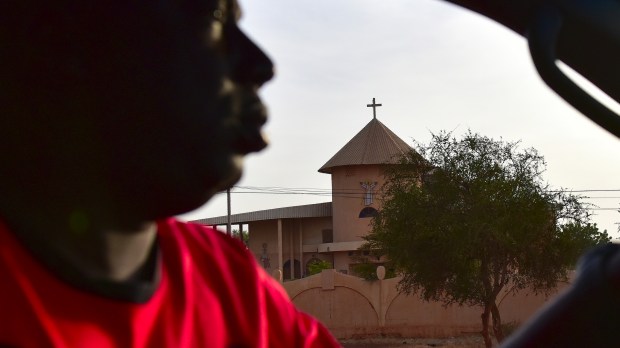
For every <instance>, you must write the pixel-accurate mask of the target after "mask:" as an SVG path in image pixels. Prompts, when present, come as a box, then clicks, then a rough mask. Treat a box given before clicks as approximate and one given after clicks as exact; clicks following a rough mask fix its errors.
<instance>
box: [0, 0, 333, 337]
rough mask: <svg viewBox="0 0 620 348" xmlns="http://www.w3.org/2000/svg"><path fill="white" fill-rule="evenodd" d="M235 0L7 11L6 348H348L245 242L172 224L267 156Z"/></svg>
mask: <svg viewBox="0 0 620 348" xmlns="http://www.w3.org/2000/svg"><path fill="white" fill-rule="evenodd" d="M240 15H241V12H240V9H239V7H238V5H237V3H236V1H234V0H226V1H224V0H223V1H218V0H201V1H198V0H195V1H193V0H186V1H184V0H177V1H173V0H161V1H112V2H107V1H91V0H81V1H77V0H76V1H73V0H67V1H60V2H34V1H28V0H20V1H5V2H3V3H2V4H0V45H1V46H2V53H1V54H0V86H1V87H0V88H1V92H2V93H0V120H1V124H0V160H1V163H2V169H0V171H1V174H0V221H1V222H0V346H4V345H9V346H18V347H45V346H55V347H153V346H169V347H194V346H195V347H228V346H230V347H232V346H235V347H239V346H242V347H293V346H322V347H323V346H335V345H337V343H336V342H335V341H334V340H333V338H332V337H331V336H330V335H329V333H328V332H327V331H326V330H325V328H324V327H323V326H321V325H320V324H318V323H317V322H316V321H315V320H314V319H312V318H310V317H308V316H306V315H305V314H303V313H300V312H298V311H297V310H296V309H295V308H294V307H293V306H292V304H291V303H290V302H289V300H288V299H287V298H286V294H285V293H284V292H283V290H282V289H281V287H280V286H279V285H278V284H277V283H276V282H275V281H273V280H272V279H271V278H270V277H269V276H267V275H266V274H265V273H264V272H263V271H262V270H261V269H260V267H259V266H257V264H256V262H255V261H254V259H253V256H252V255H251V254H250V253H248V252H247V251H246V250H245V249H244V247H243V246H242V245H241V244H240V243H238V242H236V241H234V240H232V239H230V238H228V237H226V236H225V235H223V234H221V233H218V232H214V231H212V230H207V229H205V228H203V227H200V226H196V225H188V224H184V223H181V222H178V221H176V220H174V219H172V218H169V217H170V216H173V215H175V214H179V213H183V212H187V211H189V210H192V209H194V208H197V207H199V206H200V205H202V204H203V203H204V202H206V201H207V200H208V199H209V198H210V197H211V196H212V195H213V194H214V193H215V192H218V191H220V190H222V189H225V188H226V187H229V186H230V185H232V184H233V183H234V182H236V180H238V178H239V177H240V173H241V161H242V157H243V156H244V155H246V154H248V153H250V152H254V151H259V150H261V149H262V148H263V147H265V145H266V144H265V142H264V140H263V137H262V136H261V127H262V125H263V124H264V123H265V121H266V111H265V107H264V106H263V104H262V103H261V102H260V100H259V98H258V96H257V90H258V88H259V87H260V86H261V85H262V84H263V83H265V82H266V81H268V80H270V79H271V78H272V76H273V65H272V63H271V61H270V60H269V59H268V57H267V56H266V55H265V54H264V53H263V52H262V51H261V50H260V49H259V48H258V47H257V46H256V45H255V44H254V43H253V42H252V41H251V40H249V39H248V38H247V37H246V36H245V35H244V34H243V33H242V32H241V31H240V29H239V28H238V27H237V20H238V19H239V17H240Z"/></svg>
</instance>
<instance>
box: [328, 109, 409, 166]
mask: <svg viewBox="0 0 620 348" xmlns="http://www.w3.org/2000/svg"><path fill="white" fill-rule="evenodd" d="M409 150H411V146H409V145H407V143H405V142H404V141H403V140H402V139H401V138H399V137H398V136H397V135H396V134H394V133H393V132H392V131H391V130H390V129H389V128H388V127H386V126H385V125H384V124H383V123H381V122H380V121H379V120H377V119H376V118H373V119H372V120H371V121H370V122H368V124H367V125H366V126H365V127H364V128H363V129H362V130H361V131H360V132H359V133H357V135H355V136H354V137H353V138H352V139H351V140H349V142H348V143H347V144H346V145H345V146H344V147H343V148H342V149H340V151H338V152H337V153H336V154H335V155H334V157H332V158H331V159H330V160H329V161H327V163H325V164H324V165H323V166H322V167H321V169H319V172H321V173H328V174H331V172H332V168H334V167H340V166H351V165H360V164H385V163H395V162H396V160H397V159H398V157H400V156H402V155H403V154H405V153H406V152H408V151H409Z"/></svg>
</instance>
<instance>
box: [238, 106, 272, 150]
mask: <svg viewBox="0 0 620 348" xmlns="http://www.w3.org/2000/svg"><path fill="white" fill-rule="evenodd" d="M265 122H267V108H266V107H265V106H264V105H263V104H262V103H261V102H260V101H259V100H254V101H253V102H252V103H249V104H245V105H244V107H243V108H242V109H241V112H240V114H239V123H238V125H239V126H238V133H237V134H238V137H237V139H236V141H235V143H234V147H235V150H236V151H238V152H239V153H241V154H244V155H245V154H248V153H250V152H257V151H260V150H262V149H264V148H265V147H266V146H267V141H266V139H265V137H264V135H263V133H262V132H261V129H262V127H263V125H264V124H265Z"/></svg>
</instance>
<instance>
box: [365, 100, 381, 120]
mask: <svg viewBox="0 0 620 348" xmlns="http://www.w3.org/2000/svg"><path fill="white" fill-rule="evenodd" d="M377 106H381V104H377V103H375V98H372V104H366V107H369V108H372V118H377Z"/></svg>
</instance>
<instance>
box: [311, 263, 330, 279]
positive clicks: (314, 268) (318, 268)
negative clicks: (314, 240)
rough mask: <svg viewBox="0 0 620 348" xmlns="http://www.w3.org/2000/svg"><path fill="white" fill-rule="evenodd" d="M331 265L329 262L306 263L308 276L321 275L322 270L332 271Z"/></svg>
mask: <svg viewBox="0 0 620 348" xmlns="http://www.w3.org/2000/svg"><path fill="white" fill-rule="evenodd" d="M332 268H333V267H332V264H331V262H329V261H325V260H320V259H312V260H311V261H310V262H309V263H308V275H309V276H311V275H315V274H319V273H321V272H322V271H323V270H324V269H332Z"/></svg>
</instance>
